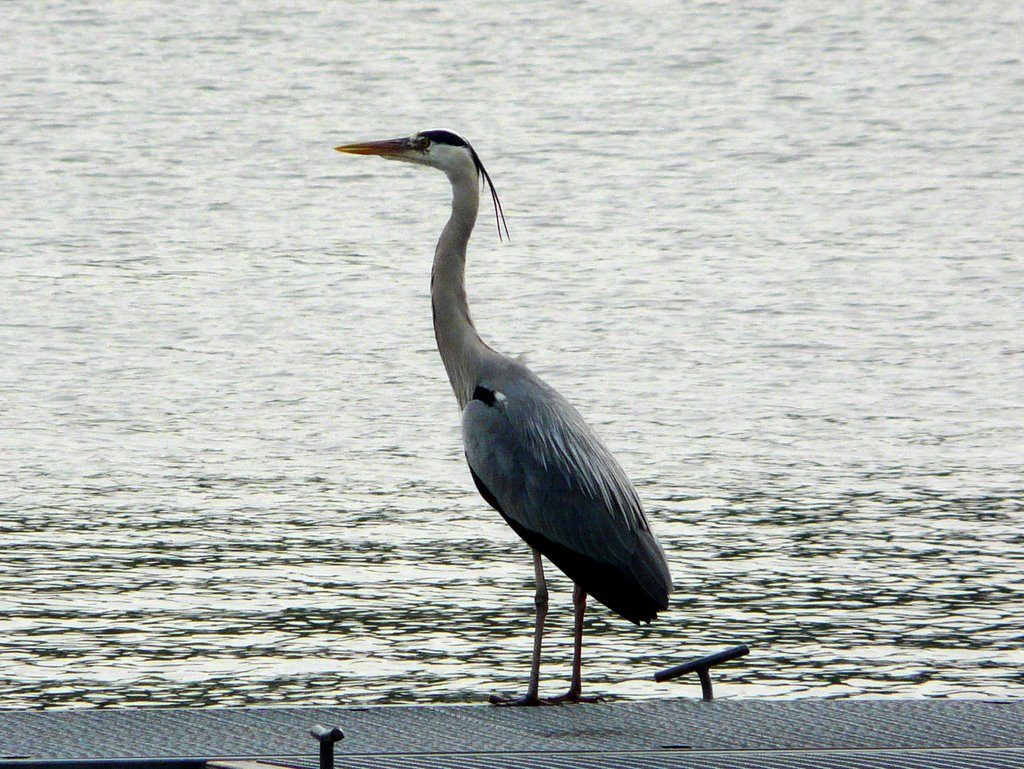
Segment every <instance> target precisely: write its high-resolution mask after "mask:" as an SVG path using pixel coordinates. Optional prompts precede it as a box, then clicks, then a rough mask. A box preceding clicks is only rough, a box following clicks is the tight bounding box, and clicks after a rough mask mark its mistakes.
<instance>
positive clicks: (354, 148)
mask: <svg viewBox="0 0 1024 769" xmlns="http://www.w3.org/2000/svg"><path fill="white" fill-rule="evenodd" d="M334 149H336V150H337V151H338V152H347V153H348V154H350V155H380V156H381V157H386V158H387V157H401V156H402V155H404V154H405V153H406V152H408V151H409V150H411V149H412V147H411V146H410V145H409V140H408V139H388V140H386V141H382V142H363V143H361V144H343V145H341V146H340V147H335V148H334Z"/></svg>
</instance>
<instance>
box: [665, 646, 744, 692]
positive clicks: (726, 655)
mask: <svg viewBox="0 0 1024 769" xmlns="http://www.w3.org/2000/svg"><path fill="white" fill-rule="evenodd" d="M747 654H750V648H749V647H748V646H747V645H746V644H741V645H740V646H733V647H732V648H731V649H726V650H725V651H720V652H717V653H715V654H709V655H708V656H706V657H698V658H697V659H695V660H690V661H689V662H684V663H683V664H682V665H676V666H675V667H671V668H667V669H665V670H659V671H658V672H657V673H655V674H654V680H655V681H657V682H659V683H661V682H662V681H671V680H672V679H673V678H678V677H679V676H681V675H685V674H686V673H694V672H695V673H696V674H697V676H698V677H699V678H700V691H701V695H702V696H703V697H704V700H705V702H710V701H711V700H713V699H714V696H715V695H714V692H713V691H712V689H711V672H710V671H711V668H712V667H714V666H715V665H718V664H720V663H722V662H728V661H729V660H734V659H736V658H737V657H743V656H745V655H747Z"/></svg>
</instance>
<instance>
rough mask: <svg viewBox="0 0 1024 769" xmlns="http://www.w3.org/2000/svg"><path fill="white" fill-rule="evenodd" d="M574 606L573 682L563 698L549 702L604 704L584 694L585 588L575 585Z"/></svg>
mask: <svg viewBox="0 0 1024 769" xmlns="http://www.w3.org/2000/svg"><path fill="white" fill-rule="evenodd" d="M572 606H573V609H574V610H575V614H576V618H575V622H574V624H573V645H572V681H571V682H570V684H569V691H567V692H566V693H565V694H563V695H562V696H561V697H551V698H550V699H548V700H547V702H550V703H552V704H557V703H562V702H603V701H604V700H603V698H602V697H584V696H583V694H582V692H583V615H584V614H586V612H587V594H586V593H585V592H583V588H582V587H580V586H579V585H575V586H574V587H573V591H572Z"/></svg>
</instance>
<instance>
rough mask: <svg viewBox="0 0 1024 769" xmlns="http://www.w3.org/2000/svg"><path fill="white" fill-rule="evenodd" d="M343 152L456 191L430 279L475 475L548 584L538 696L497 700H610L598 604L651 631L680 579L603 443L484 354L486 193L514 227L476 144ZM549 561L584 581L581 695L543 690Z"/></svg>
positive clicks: (577, 630) (569, 412)
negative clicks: (480, 267) (596, 627)
mask: <svg viewBox="0 0 1024 769" xmlns="http://www.w3.org/2000/svg"><path fill="white" fill-rule="evenodd" d="M335 149H337V150H338V151H339V152H347V153H350V154H354V155H377V156H380V157H382V158H386V159H388V160H401V161H406V162H409V163H416V164H418V165H421V166H428V167H430V168H436V169H438V170H441V171H444V173H445V174H446V175H447V176H448V181H449V182H451V185H452V212H451V216H450V218H449V219H448V223H447V224H446V225H445V227H444V230H443V231H442V232H441V237H440V239H439V240H438V242H437V248H436V249H435V251H434V264H433V270H432V272H431V276H430V297H431V305H432V309H433V319H434V336H435V338H436V339H437V348H438V351H439V352H440V353H441V359H442V361H443V362H444V367H445V370H446V371H447V373H448V379H449V381H450V382H451V386H452V389H453V390H454V391H455V397H456V399H457V400H458V402H459V408H460V410H461V411H462V438H463V444H464V448H465V455H466V461H467V462H468V464H469V471H470V474H471V476H472V478H473V481H474V483H475V484H476V487H477V489H478V490H479V492H480V494H481V496H483V498H484V500H486V501H487V502H488V503H489V504H490V505H491V507H493V508H494V509H495V510H497V511H498V512H499V513H500V514H501V516H502V517H503V518H504V519H505V521H506V522H507V523H508V524H509V526H511V527H512V529H513V530H514V531H515V532H516V534H518V535H519V536H520V537H521V538H522V539H524V540H525V541H526V543H527V544H528V545H529V546H530V547H531V548H532V550H533V568H534V574H535V577H536V594H535V604H536V609H537V612H536V619H535V626H534V638H533V656H532V660H531V666H530V681H529V685H528V687H527V691H526V695H525V696H523V697H520V698H517V699H505V698H499V697H492V698H491V701H492V702H494V703H495V704H508V705H512V704H516V705H537V704H554V703H560V702H582V701H593V700H596V699H599V698H596V697H584V696H583V694H582V648H583V647H582V645H583V616H584V612H585V611H586V604H587V596H588V595H590V596H593V597H594V598H595V599H596V600H597V601H599V602H600V603H602V604H604V605H605V606H607V607H608V608H609V609H611V610H612V611H613V612H615V613H616V614H619V615H620V616H622V617H624V618H626V619H628V620H630V621H632V622H634V623H637V624H639V623H641V622H650V621H651V620H652V619H654V618H655V617H656V616H657V613H658V612H659V611H662V610H664V609H666V608H668V597H669V593H670V592H671V590H672V579H671V576H670V575H669V569H668V563H667V562H666V560H665V553H664V551H663V550H662V548H661V545H660V544H659V543H658V540H657V538H656V537H655V536H654V534H653V532H652V531H651V527H650V525H649V523H648V521H647V517H646V515H645V514H644V510H643V506H642V504H641V502H640V498H639V497H638V496H637V493H636V490H635V489H634V488H633V485H632V483H630V481H629V479H628V478H627V477H626V473H625V472H624V471H623V470H622V468H621V467H620V465H619V463H618V462H617V461H616V460H615V458H614V457H613V456H612V454H611V452H609V450H608V449H607V448H606V447H605V445H604V443H602V442H601V440H600V438H598V436H597V434H596V433H595V432H594V431H593V430H592V429H591V428H590V427H589V426H588V425H587V423H586V422H584V420H583V418H582V417H581V416H580V414H579V412H578V411H577V410H576V409H575V408H574V407H573V406H572V404H570V403H569V401H568V400H566V399H565V398H564V397H562V395H560V394H559V393H558V392H557V391H556V390H555V389H554V388H552V387H551V386H550V385H548V384H547V383H546V382H544V381H543V380H542V379H541V378H540V377H538V376H537V375H536V374H534V373H533V372H532V371H531V370H530V369H529V368H527V366H526V365H525V364H524V363H523V362H522V361H520V360H515V359H512V358H509V357H507V356H505V355H502V354H501V353H498V352H495V351H494V350H493V349H491V348H490V347H488V346H487V345H486V344H484V342H483V341H482V340H481V339H480V335H479V334H478V333H477V330H476V327H475V326H474V325H473V321H472V320H471V318H470V315H469V305H468V302H467V299H466V289H465V285H466V284H465V267H466V246H467V244H468V243H469V237H470V234H471V233H472V231H473V226H474V224H475V223H476V218H477V211H478V209H479V207H480V190H481V188H482V186H483V183H486V184H487V185H488V187H489V189H490V193H491V198H492V200H493V203H494V216H495V221H496V222H497V223H498V236H499V237H501V225H502V224H503V223H504V215H503V212H502V210H501V203H500V202H499V200H498V194H497V192H496V191H495V189H494V184H493V182H492V181H491V177H490V175H489V174H488V173H487V171H486V169H485V168H484V165H483V163H482V162H481V161H480V157H479V156H478V155H477V153H476V151H475V150H474V149H473V148H472V147H471V146H470V144H469V142H467V141H466V140H465V139H463V138H462V137H461V136H458V135H456V134H454V133H452V132H450V131H441V130H435V131H422V132H420V133H416V134H413V135H412V136H409V137H404V138H399V139H389V140H386V141H376V142H367V143H361V144H347V145H343V146H341V147H336V148H335ZM505 234H506V235H507V234H508V227H507V225H506V228H505ZM542 555H543V556H544V557H546V558H547V559H548V560H549V561H551V562H552V563H553V564H554V565H555V566H556V567H558V568H559V569H560V570H561V571H562V572H564V573H565V574H566V576H568V577H569V579H571V580H572V581H573V583H574V590H573V607H574V610H575V622H574V646H573V665H572V679H571V684H570V687H569V691H568V692H567V693H566V694H564V695H562V696H560V697H550V698H544V699H542V698H541V697H540V694H539V685H540V660H541V640H542V636H543V633H544V620H545V617H546V614H547V609H548V591H547V585H546V583H545V579H544V566H543V562H542V560H541V556H542Z"/></svg>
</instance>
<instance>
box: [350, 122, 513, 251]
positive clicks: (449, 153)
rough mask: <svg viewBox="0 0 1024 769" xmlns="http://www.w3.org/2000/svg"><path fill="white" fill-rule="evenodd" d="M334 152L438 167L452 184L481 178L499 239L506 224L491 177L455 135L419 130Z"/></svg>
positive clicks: (472, 152) (470, 147)
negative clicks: (487, 190)
mask: <svg viewBox="0 0 1024 769" xmlns="http://www.w3.org/2000/svg"><path fill="white" fill-rule="evenodd" d="M334 149H336V150H337V151H338V152H347V153H348V154H350V155H377V156H379V157H382V158H385V159H386V160H401V161H404V162H406V163H416V164H417V165H421V166H429V167H431V168H437V169H438V170H441V171H444V172H445V174H447V175H448V178H449V179H450V180H451V181H452V183H453V184H454V183H455V182H456V180H458V179H467V178H479V179H482V180H483V181H485V182H487V186H488V187H489V188H490V191H491V199H492V200H493V201H494V217H495V221H499V219H500V221H499V224H498V237H499V238H500V237H501V225H502V224H504V222H505V214H504V212H503V211H502V210H501V201H500V200H498V192H497V190H495V189H494V182H492V181H491V176H490V174H488V173H487V169H485V168H484V164H483V163H482V162H481V161H480V156H479V155H477V154H476V150H474V149H473V147H472V146H471V145H470V143H469V142H467V141H466V140H465V139H463V138H462V137H461V136H459V135H458V134H456V133H452V132H451V131H443V130H434V131H420V132H419V133H415V134H413V135H412V136H406V137H402V138H399V139H386V140H385V141H376V142H362V143H360V144H343V145H341V146H340V147H335V148H334ZM505 235H506V236H507V235H508V225H507V224H505Z"/></svg>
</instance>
